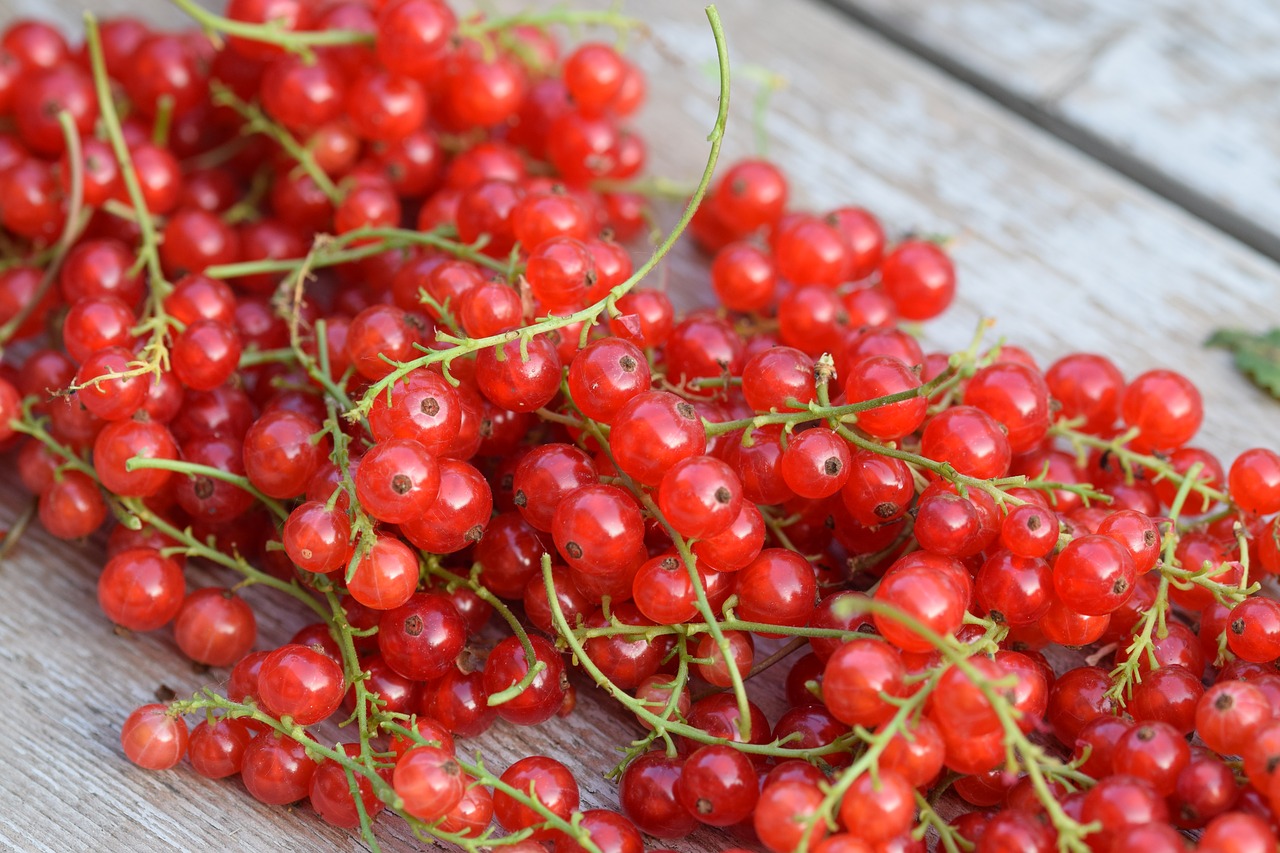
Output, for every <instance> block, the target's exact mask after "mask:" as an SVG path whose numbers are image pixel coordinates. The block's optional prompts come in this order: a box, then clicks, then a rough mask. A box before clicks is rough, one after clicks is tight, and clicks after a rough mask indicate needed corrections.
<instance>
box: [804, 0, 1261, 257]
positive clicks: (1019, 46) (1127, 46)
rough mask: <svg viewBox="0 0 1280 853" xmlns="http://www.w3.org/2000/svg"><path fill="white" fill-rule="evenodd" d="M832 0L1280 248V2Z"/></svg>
mask: <svg viewBox="0 0 1280 853" xmlns="http://www.w3.org/2000/svg"><path fill="white" fill-rule="evenodd" d="M828 2H832V3H833V5H837V6H843V7H845V8H848V9H850V10H852V11H853V12H854V13H856V14H858V15H859V16H860V17H861V19H862V20H864V21H866V22H871V23H872V24H873V26H875V27H877V28H882V29H884V30H885V31H886V32H891V33H893V34H894V35H895V37H900V38H902V39H905V40H907V41H910V42H912V43H913V44H915V45H916V46H917V48H918V49H920V50H922V51H924V52H927V53H928V54H929V55H930V56H932V57H934V58H935V60H936V61H938V62H940V63H941V64H943V65H944V66H947V67H953V68H956V69H962V71H961V73H963V74H964V75H965V76H966V77H969V76H970V75H972V77H971V80H972V81H973V82H975V84H976V85H980V86H981V87H983V88H984V89H988V90H989V91H990V92H991V93H992V94H993V96H995V97H997V98H1001V99H1005V100H1006V102H1007V103H1010V105H1012V106H1014V107H1015V108H1016V109H1023V108H1025V110H1026V112H1027V113H1028V114H1029V115H1033V116H1035V117H1036V118H1037V120H1038V121H1040V122H1042V123H1043V124H1045V125H1046V126H1048V127H1051V128H1053V130H1054V131H1055V132H1056V133H1059V134H1061V135H1062V136H1063V137H1064V138H1068V139H1071V140H1072V141H1073V143H1074V144H1077V145H1079V146H1081V147H1082V148H1084V149H1085V150H1088V151H1091V152H1092V153H1093V154H1094V155H1095V156H1097V157H1099V158H1100V159H1101V160H1103V161H1104V162H1108V163H1110V164H1112V165H1113V166H1115V167H1116V168H1118V169H1120V170H1121V171H1122V172H1124V173H1126V174H1129V175H1131V176H1134V177H1135V178H1136V179H1138V180H1139V181H1141V182H1143V183H1146V184H1147V185H1149V186H1153V187H1156V188H1158V190H1159V191H1160V192H1162V193H1165V194H1167V195H1168V196H1169V197H1170V198H1173V199H1174V200H1176V201H1177V202H1178V203H1180V204H1183V205H1184V206H1187V207H1189V208H1191V209H1193V210H1195V211H1197V213H1199V214H1200V215H1202V216H1204V217H1205V218H1206V219H1208V220H1210V221H1213V222H1215V223H1217V224H1218V225H1219V226H1220V227H1222V228H1223V229H1224V230H1227V231H1228V232H1229V233H1234V234H1237V235H1239V236H1240V237H1241V238H1242V239H1244V240H1246V241H1248V242H1250V243H1251V244H1253V245H1255V246H1258V247H1259V248H1261V249H1262V250H1263V251H1265V252H1267V253H1268V254H1270V255H1271V256H1272V257H1280V236H1278V235H1280V225H1278V224H1277V223H1280V217H1278V216H1277V214H1278V213H1280V157H1278V156H1277V155H1278V154H1280V134H1277V131H1276V127H1277V120H1278V119H1280V104H1277V102H1276V99H1275V98H1274V97H1273V93H1274V91H1275V88H1276V84H1277V81H1278V80H1280V54H1278V53H1277V51H1276V47H1277V45H1278V44H1280V9H1278V8H1277V7H1276V6H1275V4H1273V3H1267V2H1265V0H1221V2H1219V0H1161V2H1154V3H1115V2H1108V0H1061V2H1059V0H964V2H951V3H945V2H944V3H938V2H930V0H828Z"/></svg>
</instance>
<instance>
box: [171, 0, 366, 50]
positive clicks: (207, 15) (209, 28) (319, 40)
mask: <svg viewBox="0 0 1280 853" xmlns="http://www.w3.org/2000/svg"><path fill="white" fill-rule="evenodd" d="M170 2H172V3H173V5H175V6H177V7H178V8H179V9H181V10H182V11H183V12H186V13H187V14H188V15H190V16H191V17H192V18H193V19H195V21H196V23H198V24H200V26H201V27H202V28H203V29H204V31H205V32H206V33H208V34H209V35H210V36H211V37H212V36H214V34H221V35H228V36H233V37H235V38H242V39H246V40H248V41H258V42H262V43H263V44H274V45H277V46H278V47H282V48H284V49H285V50H287V51H289V52H290V53H296V54H299V55H301V56H303V57H304V58H305V57H309V56H311V50H310V48H313V47H326V46H337V45H349V44H372V43H373V38H374V37H373V35H372V34H371V33H363V32H358V31H355V30H291V29H288V28H287V27H285V26H284V25H283V24H282V23H281V22H279V21H268V22H267V23H265V24H251V23H248V22H245V21H237V20H235V19H233V18H225V17H223V16H222V15H217V14H214V13H213V12H210V11H209V10H208V9H206V8H204V7H203V6H201V5H200V4H199V3H196V2H195V0H170Z"/></svg>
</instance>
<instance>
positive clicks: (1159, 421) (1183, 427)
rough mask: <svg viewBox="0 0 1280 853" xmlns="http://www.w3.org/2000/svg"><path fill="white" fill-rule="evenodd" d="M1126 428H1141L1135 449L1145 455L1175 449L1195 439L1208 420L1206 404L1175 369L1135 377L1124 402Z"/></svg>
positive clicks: (1134, 445)
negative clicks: (1193, 437)
mask: <svg viewBox="0 0 1280 853" xmlns="http://www.w3.org/2000/svg"><path fill="white" fill-rule="evenodd" d="M1120 414H1121V416H1122V417H1123V419H1124V422H1125V425H1126V426H1129V427H1137V428H1138V436H1137V437H1136V438H1135V439H1134V440H1133V442H1132V447H1133V448H1134V449H1135V450H1139V451H1141V452H1144V453H1146V452H1149V451H1152V450H1164V451H1170V450H1174V449H1176V448H1178V447H1180V446H1182V445H1183V444H1186V443H1187V442H1188V441H1190V440H1191V438H1192V436H1194V435H1195V434H1196V431H1197V430H1198V429H1199V428H1200V422H1201V420H1203V419H1204V403H1203V401H1202V400H1201V397H1200V392H1199V390H1197V389H1196V387H1195V386H1194V385H1192V384H1191V382H1190V380H1188V379H1187V378H1186V377H1184V376H1182V375H1181V374H1179V373H1175V372H1173V371H1172V370H1151V371H1148V372H1146V373H1144V374H1142V375H1141V376H1138V377H1137V378H1135V379H1134V380H1133V381H1132V382H1130V383H1129V386H1128V387H1127V388H1125V390H1124V395H1123V396H1122V397H1121V399H1120Z"/></svg>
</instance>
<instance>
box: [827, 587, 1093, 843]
mask: <svg viewBox="0 0 1280 853" xmlns="http://www.w3.org/2000/svg"><path fill="white" fill-rule="evenodd" d="M836 610H837V612H838V614H839V615H840V616H851V615H854V614H872V615H876V616H883V617H885V618H888V619H892V620H893V621H895V622H897V623H898V624H900V625H902V626H903V627H904V628H907V629H908V630H910V631H912V632H913V633H915V634H916V635H917V636H919V637H921V638H922V639H924V640H925V641H926V642H928V643H929V644H930V645H931V646H933V647H934V648H935V649H937V650H938V652H939V653H940V654H941V655H942V657H943V660H944V661H946V663H947V664H948V665H949V666H954V667H956V668H957V669H959V670H960V671H961V672H962V673H963V674H964V675H965V677H966V678H968V679H969V681H970V682H971V683H972V684H973V686H974V687H975V688H977V689H978V690H979V691H980V692H981V693H982V695H983V697H984V698H985V699H986V700H987V702H988V704H990V706H991V709H992V711H993V712H994V713H995V715H996V717H997V718H998V719H999V721H1000V726H1001V728H1002V729H1003V730H1004V742H1005V752H1006V756H1007V763H1008V767H1009V770H1010V772H1017V770H1018V768H1019V767H1021V768H1022V769H1023V770H1025V771H1026V774H1027V778H1028V779H1029V780H1030V781H1031V786H1032V788H1034V789H1035V792H1036V797H1037V799H1038V800H1039V801H1040V803H1041V805H1043V806H1044V808H1045V811H1046V813H1047V814H1048V816H1049V820H1050V822H1051V823H1052V824H1053V825H1054V827H1055V828H1056V829H1057V830H1058V848H1059V849H1060V850H1062V851H1063V853H1087V851H1088V850H1089V845H1088V844H1086V843H1085V841H1084V836H1085V835H1087V834H1088V833H1089V832H1092V831H1094V829H1095V828H1096V827H1095V826H1094V825H1092V824H1088V825H1081V824H1080V823H1078V822H1077V821H1076V820H1074V819H1073V818H1072V817H1071V816H1070V815H1068V814H1067V813H1066V812H1065V811H1064V810H1063V808H1062V805H1061V803H1059V802H1058V800H1057V798H1056V797H1055V796H1054V795H1053V792H1052V791H1051V790H1050V789H1049V780H1050V779H1054V780H1056V781H1059V782H1062V783H1064V784H1068V785H1072V786H1076V785H1092V784H1093V781H1094V780H1093V779H1091V778H1089V777H1088V776H1086V775H1085V774H1083V773H1081V772H1080V771H1078V770H1076V769H1075V768H1074V767H1072V766H1071V765H1069V764H1065V763H1063V762H1062V761H1060V760H1059V759H1057V758H1055V757H1054V756H1052V755H1050V754H1049V753H1048V752H1047V751H1046V750H1045V749H1044V747H1042V746H1040V745H1039V744H1037V743H1035V742H1033V741H1032V740H1031V739H1030V738H1028V737H1027V735H1026V734H1025V733H1024V732H1023V731H1022V729H1021V728H1020V727H1019V726H1018V715H1019V712H1018V711H1017V709H1015V708H1014V707H1013V706H1012V704H1010V702H1009V699H1008V698H1007V696H1006V695H1005V694H1004V692H1003V691H1002V690H999V689H997V686H996V685H995V684H992V683H991V682H990V681H989V680H988V679H987V678H986V677H985V676H984V675H983V674H982V673H981V672H980V671H978V669H977V668H976V667H974V665H973V664H972V663H971V662H970V661H969V655H968V654H967V653H966V651H965V650H963V649H962V648H960V647H959V645H958V644H957V642H956V641H955V640H954V639H952V638H948V637H943V636H941V635H940V634H938V633H937V632H935V631H933V630H932V629H930V628H929V627H928V626H926V625H925V624H924V623H922V622H921V621H920V620H918V619H916V618H914V617H913V616H910V615H908V614H906V613H904V612H902V611H901V610H899V609H898V608H896V607H893V606H892V605H889V604H886V603H885V602H883V601H877V600H875V599H873V598H855V597H850V598H847V599H845V600H843V601H841V602H840V603H839V604H838V605H837V606H836ZM968 651H969V652H972V651H974V649H973V648H972V647H970V648H969V649H968ZM846 772H847V771H846Z"/></svg>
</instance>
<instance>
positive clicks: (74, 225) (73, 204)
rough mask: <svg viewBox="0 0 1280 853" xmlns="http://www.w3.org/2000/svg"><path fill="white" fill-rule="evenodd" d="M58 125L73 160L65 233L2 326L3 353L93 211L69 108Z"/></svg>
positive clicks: (55, 275)
mask: <svg viewBox="0 0 1280 853" xmlns="http://www.w3.org/2000/svg"><path fill="white" fill-rule="evenodd" d="M58 127H59V128H61V130H62V138H63V140H64V142H65V143H66V146H67V155H66V156H67V162H68V163H69V164H70V169H71V192H70V194H69V195H68V196H67V213H66V217H67V218H66V221H65V222H63V224H62V233H61V234H60V235H59V236H58V242H57V243H55V244H54V245H53V247H52V249H51V250H50V251H49V252H48V253H47V257H42V258H40V259H38V262H39V264H40V265H41V266H43V268H44V272H43V273H41V275H40V283H39V284H38V285H37V286H36V290H35V292H34V293H33V294H31V297H30V298H29V299H28V300H27V301H26V302H25V303H23V304H22V305H21V306H20V307H19V308H18V310H17V312H15V313H14V315H13V316H12V317H10V318H9V319H8V321H6V322H5V323H4V325H2V326H0V356H3V355H4V347H5V344H7V343H8V342H9V341H10V339H12V338H13V336H14V335H15V334H16V333H17V331H18V329H20V328H22V327H23V325H25V324H26V322H27V320H28V319H30V317H31V315H32V314H34V313H35V311H36V309H37V308H39V307H40V306H41V305H42V304H43V303H44V300H45V296H46V295H47V294H48V293H49V290H50V289H51V288H52V287H53V283H54V282H55V281H56V280H57V278H58V270H60V269H61V268H62V262H63V260H64V259H65V258H66V257H67V252H69V251H71V247H72V246H73V245H75V242H76V240H77V239H79V237H80V234H81V233H83V231H84V228H85V226H86V225H88V224H89V214H91V213H92V211H91V210H89V211H86V210H84V162H83V160H82V158H81V155H80V151H81V147H80V134H79V133H77V132H76V126H75V123H74V121H73V119H72V118H71V113H69V112H67V111H66V110H59V111H58Z"/></svg>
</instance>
